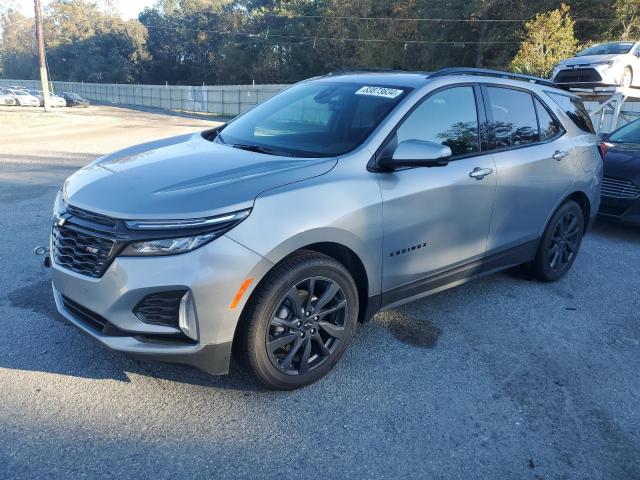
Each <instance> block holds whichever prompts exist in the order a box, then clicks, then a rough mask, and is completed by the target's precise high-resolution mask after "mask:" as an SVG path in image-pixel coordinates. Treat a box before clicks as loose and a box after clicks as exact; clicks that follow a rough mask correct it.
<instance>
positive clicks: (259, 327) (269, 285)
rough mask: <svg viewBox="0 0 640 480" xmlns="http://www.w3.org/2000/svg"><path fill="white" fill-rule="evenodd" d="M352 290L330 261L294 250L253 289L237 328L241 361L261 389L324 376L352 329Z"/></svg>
mask: <svg viewBox="0 0 640 480" xmlns="http://www.w3.org/2000/svg"><path fill="white" fill-rule="evenodd" d="M358 311H359V305H358V291H357V288H356V285H355V282H354V281H353V278H352V277H351V275H350V274H349V272H348V271H347V269H346V268H345V267H344V266H343V265H342V264H341V263H339V262H338V261H336V260H335V259H333V258H331V257H329V256H326V255H323V254H320V253H317V252H312V251H300V252H297V253H295V254H294V255H292V256H290V257H289V258H287V259H285V260H284V261H283V262H282V263H280V264H279V265H277V266H276V267H275V268H274V269H273V270H272V271H271V272H269V274H268V275H267V277H265V279H264V280H263V281H262V282H261V284H260V285H259V286H258V288H257V290H256V291H255V292H254V293H253V294H252V297H251V300H250V302H249V303H248V304H247V307H246V310H245V312H243V318H242V321H241V324H240V331H239V339H238V340H239V342H238V344H237V345H238V348H239V350H240V351H239V353H240V355H241V360H242V361H243V363H244V364H245V365H246V366H247V367H248V369H249V370H250V372H251V373H252V374H253V375H254V376H255V377H256V378H257V379H258V380H259V381H260V382H262V383H263V384H264V385H266V386H267V387H269V388H273V389H278V390H293V389H296V388H300V387H303V386H305V385H309V384H311V383H314V382H316V381H318V380H319V379H321V378H322V377H324V376H325V375H326V374H327V373H329V371H331V369H332V368H333V367H334V366H335V364H336V363H337V362H338V360H340V358H341V357H342V355H343V354H344V352H345V350H346V349H347V347H348V345H349V343H350V341H351V339H352V337H353V335H354V333H355V330H356V324H357V319H358Z"/></svg>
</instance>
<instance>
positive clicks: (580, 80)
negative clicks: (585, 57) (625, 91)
mask: <svg viewBox="0 0 640 480" xmlns="http://www.w3.org/2000/svg"><path fill="white" fill-rule="evenodd" d="M623 73H624V68H619V66H618V65H612V66H607V65H598V66H590V65H584V66H580V67H578V68H563V69H560V70H559V71H557V72H556V73H555V74H554V75H553V78H552V81H553V82H554V83H556V84H558V85H567V86H571V85H576V86H585V87H588V86H598V85H620V83H621V82H622V75H623Z"/></svg>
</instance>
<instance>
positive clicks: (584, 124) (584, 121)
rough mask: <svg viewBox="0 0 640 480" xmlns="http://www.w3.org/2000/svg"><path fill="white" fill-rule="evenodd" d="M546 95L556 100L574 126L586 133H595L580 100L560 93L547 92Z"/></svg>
mask: <svg viewBox="0 0 640 480" xmlns="http://www.w3.org/2000/svg"><path fill="white" fill-rule="evenodd" d="M547 95H549V96H550V97H551V99H552V100H553V101H554V102H556V103H557V104H558V105H559V106H560V108H562V110H564V113H566V114H567V116H568V117H569V118H570V119H571V120H572V121H573V123H575V124H576V126H577V127H578V128H579V129H580V130H583V131H585V132H587V133H596V131H595V129H594V128H593V123H591V117H589V113H588V112H587V109H586V108H585V107H584V104H583V103H582V100H580V99H579V98H577V97H570V96H569V95H563V94H561V93H555V92H547Z"/></svg>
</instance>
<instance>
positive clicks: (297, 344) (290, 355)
mask: <svg viewBox="0 0 640 480" xmlns="http://www.w3.org/2000/svg"><path fill="white" fill-rule="evenodd" d="M302 343H303V340H302V338H300V337H297V338H296V339H295V341H294V342H293V345H291V350H289V353H287V356H286V357H284V359H283V360H282V362H280V368H282V369H283V370H286V369H287V368H289V365H291V362H292V361H293V358H294V357H295V356H296V353H298V350H300V347H301V346H302Z"/></svg>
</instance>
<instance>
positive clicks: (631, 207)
mask: <svg viewBox="0 0 640 480" xmlns="http://www.w3.org/2000/svg"><path fill="white" fill-rule="evenodd" d="M598 214H599V216H600V217H601V218H603V219H606V220H611V221H614V222H619V223H624V224H627V225H636V226H640V198H636V199H630V200H627V199H619V198H612V197H606V196H602V201H601V203H600V211H599V212H598Z"/></svg>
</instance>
